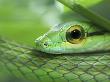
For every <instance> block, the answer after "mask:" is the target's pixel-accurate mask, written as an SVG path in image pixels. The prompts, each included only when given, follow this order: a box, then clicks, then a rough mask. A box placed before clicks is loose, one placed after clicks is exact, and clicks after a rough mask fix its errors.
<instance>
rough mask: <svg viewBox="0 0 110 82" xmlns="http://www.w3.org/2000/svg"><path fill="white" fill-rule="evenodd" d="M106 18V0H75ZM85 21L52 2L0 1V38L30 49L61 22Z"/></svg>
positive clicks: (109, 0) (39, 0) (52, 0)
mask: <svg viewBox="0 0 110 82" xmlns="http://www.w3.org/2000/svg"><path fill="white" fill-rule="evenodd" d="M79 2H80V3H81V4H83V5H84V6H85V7H88V8H90V9H91V10H93V11H95V12H96V13H98V14H99V13H100V14H101V15H102V16H104V17H106V18H108V19H110V15H109V14H110V13H109V12H110V6H109V3H110V0H92V1H91V0H79ZM73 20H86V19H85V18H83V17H81V16H80V15H79V14H77V13H74V12H72V11H71V10H69V9H68V8H66V7H64V6H63V5H61V4H60V3H58V2H57V1H56V0H0V36H3V37H6V38H9V39H11V40H14V41H16V42H19V43H23V44H26V45H30V46H34V44H35V43H34V41H35V39H36V38H38V37H39V36H41V35H42V34H44V33H45V32H47V31H48V30H49V29H50V28H51V27H54V26H56V25H57V24H59V23H61V22H68V21H73Z"/></svg>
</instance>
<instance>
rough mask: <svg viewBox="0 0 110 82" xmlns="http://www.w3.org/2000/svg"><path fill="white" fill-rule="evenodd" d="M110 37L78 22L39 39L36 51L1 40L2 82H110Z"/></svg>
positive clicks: (0, 69)
mask: <svg viewBox="0 0 110 82" xmlns="http://www.w3.org/2000/svg"><path fill="white" fill-rule="evenodd" d="M109 35H110V33H109V32H106V31H104V30H101V29H97V28H96V26H94V25H92V24H91V23H88V22H80V21H74V22H69V23H64V24H60V25H58V26H56V27H55V28H53V29H51V30H50V31H49V32H47V33H46V34H44V35H43V36H41V37H39V38H38V39H36V41H35V43H36V48H28V47H26V46H22V45H19V44H17V43H14V42H10V41H7V40H4V39H0V82H14V81H15V78H16V79H17V80H16V81H15V82H25V81H26V82H28V81H29V82H110V54H109V53H110V44H109V40H110V37H109ZM12 78H13V80H12ZM10 79H11V81H10ZM19 80H20V81H19ZM21 80H22V81H21Z"/></svg>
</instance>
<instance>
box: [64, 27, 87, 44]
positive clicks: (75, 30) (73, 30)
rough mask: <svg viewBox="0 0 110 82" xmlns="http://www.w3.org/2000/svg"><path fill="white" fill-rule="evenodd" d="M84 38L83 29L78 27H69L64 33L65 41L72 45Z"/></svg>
mask: <svg viewBox="0 0 110 82" xmlns="http://www.w3.org/2000/svg"><path fill="white" fill-rule="evenodd" d="M84 38H85V32H84V29H83V28H82V27H81V26H80V25H74V26H71V27H70V28H69V29H68V30H67V32H66V39H67V41H68V42H70V43H72V44H78V43H80V42H81V41H82V40H83V39H84Z"/></svg>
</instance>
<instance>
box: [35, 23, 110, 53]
mask: <svg viewBox="0 0 110 82" xmlns="http://www.w3.org/2000/svg"><path fill="white" fill-rule="evenodd" d="M75 25H79V26H81V27H82V28H83V29H84V33H85V37H84V39H83V41H81V42H80V43H78V44H72V43H70V42H68V41H67V39H66V32H67V30H68V29H69V28H70V27H71V26H75ZM100 32H102V34H100ZM96 33H97V35H96ZM90 34H93V35H92V36H89V35H90ZM109 41H110V33H108V32H104V31H103V30H99V29H97V28H96V27H95V26H94V25H92V24H90V23H86V22H78V21H75V22H69V23H66V24H61V25H59V26H56V27H55V28H53V29H52V30H50V31H49V32H48V33H46V34H44V35H43V36H41V37H39V38H38V39H37V40H36V46H37V49H38V50H40V51H43V52H46V53H51V54H65V53H66V54H70V53H95V52H106V51H107V52H110V51H109V50H110V43H109ZM45 44H46V45H45Z"/></svg>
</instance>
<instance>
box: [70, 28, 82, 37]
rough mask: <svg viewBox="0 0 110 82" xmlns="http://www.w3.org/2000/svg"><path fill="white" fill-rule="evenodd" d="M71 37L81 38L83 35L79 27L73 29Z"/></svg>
mask: <svg viewBox="0 0 110 82" xmlns="http://www.w3.org/2000/svg"><path fill="white" fill-rule="evenodd" d="M70 37H71V38H73V39H79V38H80V37H81V32H80V31H79V30H77V29H75V30H73V31H71V33H70Z"/></svg>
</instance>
